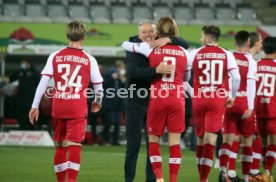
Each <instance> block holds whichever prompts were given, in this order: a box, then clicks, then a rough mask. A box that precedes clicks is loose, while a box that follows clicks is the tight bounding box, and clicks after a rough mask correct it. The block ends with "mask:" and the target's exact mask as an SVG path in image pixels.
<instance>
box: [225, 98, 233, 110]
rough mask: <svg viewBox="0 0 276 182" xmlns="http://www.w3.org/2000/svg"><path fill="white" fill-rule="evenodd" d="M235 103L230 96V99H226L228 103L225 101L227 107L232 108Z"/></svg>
mask: <svg viewBox="0 0 276 182" xmlns="http://www.w3.org/2000/svg"><path fill="white" fill-rule="evenodd" d="M233 105H234V100H233V99H230V98H228V99H227V100H226V103H225V106H226V108H231V107H232V106H233Z"/></svg>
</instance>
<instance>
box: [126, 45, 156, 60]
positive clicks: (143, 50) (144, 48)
mask: <svg viewBox="0 0 276 182" xmlns="http://www.w3.org/2000/svg"><path fill="white" fill-rule="evenodd" d="M122 47H123V48H124V49H125V50H126V51H129V52H134V53H139V54H142V55H144V56H146V57H148V56H149V54H150V53H151V52H152V48H150V45H149V44H148V43H146V42H142V43H134V42H129V41H124V42H123V43H122Z"/></svg>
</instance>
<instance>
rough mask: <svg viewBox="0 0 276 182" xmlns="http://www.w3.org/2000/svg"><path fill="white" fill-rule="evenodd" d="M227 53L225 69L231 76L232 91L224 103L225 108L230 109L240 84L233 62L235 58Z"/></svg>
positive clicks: (236, 66)
mask: <svg viewBox="0 0 276 182" xmlns="http://www.w3.org/2000/svg"><path fill="white" fill-rule="evenodd" d="M226 53H227V69H228V71H229V73H230V75H231V78H232V79H231V82H232V83H231V84H232V90H231V95H230V97H229V98H228V99H227V101H226V107H228V108H229V107H232V106H233V104H234V99H235V98H236V95H237V93H238V90H239V88H240V82H241V76H240V73H239V68H238V65H237V63H236V61H235V57H234V56H233V54H232V53H231V52H228V51H227V52H226Z"/></svg>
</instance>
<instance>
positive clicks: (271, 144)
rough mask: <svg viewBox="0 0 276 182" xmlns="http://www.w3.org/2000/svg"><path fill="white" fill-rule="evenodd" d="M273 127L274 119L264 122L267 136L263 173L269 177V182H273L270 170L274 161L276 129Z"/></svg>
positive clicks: (275, 123)
mask: <svg viewBox="0 0 276 182" xmlns="http://www.w3.org/2000/svg"><path fill="white" fill-rule="evenodd" d="M275 126H276V119H267V120H266V131H267V134H268V138H267V152H266V163H265V173H266V174H267V175H268V176H269V182H270V181H273V179H272V178H273V177H272V171H273V170H272V169H273V166H274V163H275V161H276V127H275Z"/></svg>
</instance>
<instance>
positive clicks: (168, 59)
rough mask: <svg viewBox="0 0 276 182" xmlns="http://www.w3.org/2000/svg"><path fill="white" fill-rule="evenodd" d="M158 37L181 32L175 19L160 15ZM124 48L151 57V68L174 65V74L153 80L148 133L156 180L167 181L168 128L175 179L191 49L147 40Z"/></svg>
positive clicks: (172, 175) (171, 179) (127, 44)
mask: <svg viewBox="0 0 276 182" xmlns="http://www.w3.org/2000/svg"><path fill="white" fill-rule="evenodd" d="M157 33H158V37H159V38H164V37H174V36H177V35H178V28H177V25H176V23H175V21H174V20H173V19H172V18H170V17H161V18H160V19H159V20H158V23H157ZM122 46H123V48H124V49H125V50H127V51H132V52H137V53H141V54H143V55H145V56H146V57H148V59H149V63H150V65H151V66H152V67H156V66H157V65H159V64H160V62H165V63H166V64H171V65H173V66H175V69H174V70H173V71H172V72H171V74H164V75H163V76H162V77H158V78H155V79H154V80H153V81H152V82H151V93H150V94H151V95H150V102H149V108H148V114H147V132H148V135H149V156H150V160H151V163H152V167H153V170H154V173H155V176H156V179H157V182H162V181H164V179H163V174H162V157H161V154H160V147H159V140H160V136H162V135H163V134H164V129H165V127H167V129H168V133H169V148H170V159H169V166H170V167H169V168H170V182H176V178H177V174H178V170H179V167H180V164H181V149H180V135H181V133H182V132H183V131H184V129H185V121H184V118H185V116H184V114H185V112H184V107H185V106H184V88H183V78H184V73H185V70H188V69H189V67H187V57H188V52H187V51H186V50H185V49H183V48H182V47H179V46H176V45H165V46H163V47H161V48H158V49H154V50H153V49H152V48H151V47H150V45H149V44H148V43H140V44H136V43H131V42H124V43H123V44H122Z"/></svg>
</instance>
